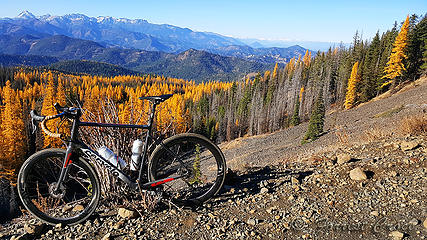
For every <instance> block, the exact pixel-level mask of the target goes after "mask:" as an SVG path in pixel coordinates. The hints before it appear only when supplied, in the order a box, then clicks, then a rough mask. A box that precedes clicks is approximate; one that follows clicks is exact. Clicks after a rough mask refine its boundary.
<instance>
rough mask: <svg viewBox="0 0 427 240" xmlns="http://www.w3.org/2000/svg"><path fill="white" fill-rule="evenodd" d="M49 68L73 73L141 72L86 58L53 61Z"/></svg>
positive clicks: (113, 74)
mask: <svg viewBox="0 0 427 240" xmlns="http://www.w3.org/2000/svg"><path fill="white" fill-rule="evenodd" d="M47 67H48V68H49V69H54V70H58V71H61V72H66V73H72V74H89V75H97V76H119V75H138V74H140V73H139V72H136V71H132V70H129V69H126V68H122V67H119V66H117V65H112V64H108V63H100V62H92V61H86V60H70V61H61V62H57V63H53V64H50V65H48V66H47Z"/></svg>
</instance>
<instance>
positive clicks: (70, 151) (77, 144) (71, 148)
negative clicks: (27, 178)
mask: <svg viewBox="0 0 427 240" xmlns="http://www.w3.org/2000/svg"><path fill="white" fill-rule="evenodd" d="M158 104H159V102H153V107H152V109H151V113H150V117H149V120H148V124H147V125H132V124H111V123H97V122H82V121H80V117H81V111H80V109H79V110H78V112H77V114H76V117H75V118H74V120H73V125H72V127H71V140H70V142H69V144H68V146H67V150H66V154H65V159H64V163H63V168H62V170H61V175H60V177H59V179H58V182H57V186H56V189H55V190H56V191H57V190H59V187H60V185H61V183H62V181H64V179H65V177H66V175H67V172H68V165H69V164H71V163H72V159H73V156H76V155H75V154H76V152H75V149H80V150H81V152H82V153H83V154H84V155H86V156H87V157H88V158H95V159H96V160H97V161H99V162H100V163H102V165H103V166H104V167H106V168H107V169H108V170H109V171H110V172H111V173H112V174H113V175H114V176H118V175H123V176H125V177H124V178H122V180H123V181H124V182H125V183H126V184H127V185H128V186H129V187H131V188H132V189H136V188H137V187H138V186H140V187H141V189H149V188H152V187H156V186H158V185H161V184H163V183H166V182H169V181H172V180H175V179H178V178H179V177H178V178H165V179H159V180H156V181H154V182H147V183H144V184H140V183H142V180H143V179H142V176H143V166H146V165H147V161H148V146H149V143H150V141H152V140H153V139H154V138H153V137H152V127H153V121H154V113H155V111H156V106H157V105H158ZM83 126H86V127H107V128H139V129H145V130H147V132H146V136H145V141H144V145H143V151H142V159H141V164H140V166H139V174H138V178H137V181H136V182H134V181H132V180H131V178H130V177H129V176H127V175H126V174H125V173H124V172H123V171H122V170H121V169H119V168H118V167H117V166H114V164H112V163H111V162H109V161H108V160H106V159H105V158H103V157H102V156H100V155H99V153H98V152H97V151H95V150H93V149H91V148H90V147H89V146H87V145H86V144H85V143H84V142H82V141H81V140H80V139H79V138H78V129H79V127H83ZM160 144H161V143H160ZM77 156H78V154H77Z"/></svg>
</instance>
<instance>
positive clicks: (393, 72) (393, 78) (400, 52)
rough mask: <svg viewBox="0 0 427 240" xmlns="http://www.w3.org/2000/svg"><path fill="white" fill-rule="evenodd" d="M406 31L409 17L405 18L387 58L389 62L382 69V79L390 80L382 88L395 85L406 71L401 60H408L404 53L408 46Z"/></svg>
mask: <svg viewBox="0 0 427 240" xmlns="http://www.w3.org/2000/svg"><path fill="white" fill-rule="evenodd" d="M408 30H409V15H408V16H407V17H406V20H405V22H404V23H403V25H402V27H401V29H400V32H399V34H398V35H397V37H396V40H395V41H394V44H393V50H392V53H391V55H390V57H389V61H388V62H387V66H386V67H385V68H384V73H385V75H384V76H383V77H382V78H386V79H390V81H388V82H386V83H384V84H383V85H384V86H386V85H388V84H390V83H393V85H396V84H397V83H398V82H399V81H400V79H398V78H399V77H400V76H402V75H403V71H405V70H406V69H405V66H404V65H403V60H404V59H406V58H408V57H407V55H406V53H405V50H406V46H407V45H408Z"/></svg>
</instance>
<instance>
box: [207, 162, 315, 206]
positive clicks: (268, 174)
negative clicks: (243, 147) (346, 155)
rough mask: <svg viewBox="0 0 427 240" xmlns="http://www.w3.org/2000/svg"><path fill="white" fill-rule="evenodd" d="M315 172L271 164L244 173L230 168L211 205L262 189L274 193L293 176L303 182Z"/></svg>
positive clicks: (250, 194)
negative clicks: (284, 168)
mask: <svg viewBox="0 0 427 240" xmlns="http://www.w3.org/2000/svg"><path fill="white" fill-rule="evenodd" d="M313 173H314V172H313V171H295V170H287V169H286V170H280V169H279V168H277V167H270V166H266V167H262V168H252V169H249V170H248V171H246V172H243V173H238V172H234V171H230V169H229V170H228V172H227V175H226V179H225V181H224V187H223V188H222V190H221V191H220V192H219V194H217V196H216V197H214V198H213V199H214V203H213V204H211V205H212V206H214V205H218V204H220V203H223V202H227V201H229V200H236V199H239V198H240V199H243V198H245V197H248V196H254V195H257V194H259V193H260V192H261V191H262V190H264V191H266V190H267V191H268V193H269V194H274V193H275V192H277V191H278V190H279V188H280V187H281V186H282V185H283V184H286V183H290V182H291V177H294V178H295V179H297V180H298V182H301V181H302V180H303V179H304V178H306V177H307V176H310V175H311V174H313ZM263 188H266V189H263Z"/></svg>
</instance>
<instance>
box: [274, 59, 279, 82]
mask: <svg viewBox="0 0 427 240" xmlns="http://www.w3.org/2000/svg"><path fill="white" fill-rule="evenodd" d="M278 71H279V65H278V64H277V63H276V65H275V66H274V70H273V79H276V78H277V74H278Z"/></svg>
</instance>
